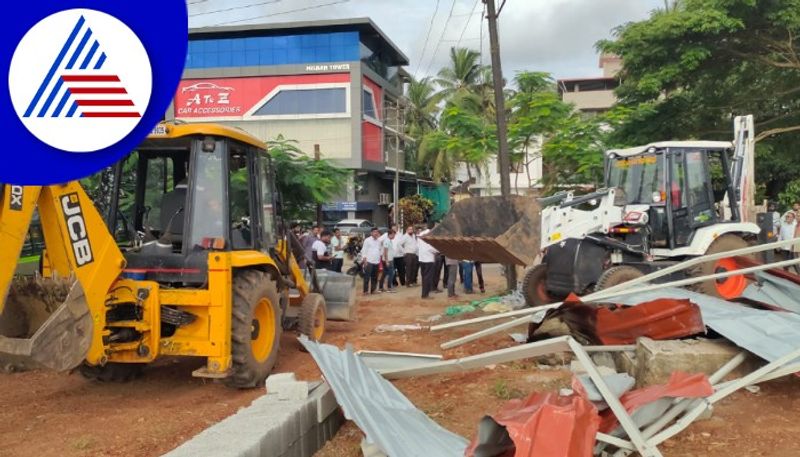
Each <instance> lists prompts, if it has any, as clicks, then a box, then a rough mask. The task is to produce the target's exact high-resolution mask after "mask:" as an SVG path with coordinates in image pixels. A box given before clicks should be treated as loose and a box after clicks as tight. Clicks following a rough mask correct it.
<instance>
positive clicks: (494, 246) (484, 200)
mask: <svg viewBox="0 0 800 457" xmlns="http://www.w3.org/2000/svg"><path fill="white" fill-rule="evenodd" d="M540 221H541V208H540V206H539V203H538V202H537V201H536V199H535V198H533V197H521V196H516V195H514V196H510V197H472V198H466V199H464V200H461V201H459V202H457V203H456V204H455V205H453V206H452V208H451V209H450V212H449V213H447V215H446V216H445V217H444V219H442V221H441V223H440V224H439V225H438V226H437V227H436V228H435V229H433V231H431V233H430V234H428V235H426V236H425V238H424V239H425V241H427V242H428V243H430V244H431V245H432V246H433V247H435V248H436V249H437V250H438V251H439V252H440V253H442V254H444V255H445V256H447V257H450V258H451V259H458V260H474V261H476V262H483V263H502V264H516V265H523V266H527V265H532V264H533V262H534V259H535V258H536V256H537V255H538V254H539V251H540V245H539V235H540Z"/></svg>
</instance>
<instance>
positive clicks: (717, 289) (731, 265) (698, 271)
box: [689, 234, 749, 299]
mask: <svg viewBox="0 0 800 457" xmlns="http://www.w3.org/2000/svg"><path fill="white" fill-rule="evenodd" d="M748 246H749V244H748V243H747V241H745V240H744V239H743V238H742V237H740V236H738V235H733V234H727V235H722V236H721V237H719V238H717V239H716V240H714V241H713V242H712V243H711V246H709V247H708V249H707V250H706V255H709V254H719V253H720V252H727V251H733V250H735V249H743V248H746V247H748ZM735 263H736V262H735V261H733V260H729V259H720V260H716V261H712V262H705V263H702V264H700V265H699V266H697V267H695V268H693V269H692V270H691V271H690V272H689V274H690V275H691V276H694V277H697V276H706V275H711V274H714V273H718V272H720V271H724V270H728V271H730V270H735V269H737V267H736V265H735ZM746 285H747V279H746V278H745V277H744V275H734V276H729V277H727V278H720V279H718V280H710V281H703V282H701V283H697V284H694V285H692V286H690V288H691V289H692V290H695V291H697V292H700V293H704V294H706V295H710V296H712V297H718V298H722V299H732V298H737V297H738V296H739V295H740V294H741V291H743V290H744V287H746Z"/></svg>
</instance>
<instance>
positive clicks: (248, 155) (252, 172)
mask: <svg viewBox="0 0 800 457" xmlns="http://www.w3.org/2000/svg"><path fill="white" fill-rule="evenodd" d="M157 129H158V130H157V131H156V132H154V134H151V135H150V136H149V137H148V139H147V140H146V141H145V142H144V143H142V144H141V145H140V147H139V148H138V149H137V150H136V151H134V152H133V153H132V154H130V155H129V156H128V157H127V158H125V159H124V160H123V161H121V162H119V163H118V164H117V165H116V170H115V171H116V173H115V176H116V179H115V180H114V191H113V192H112V193H113V194H114V195H112V200H115V201H116V203H115V204H114V202H112V208H113V209H112V211H111V212H110V213H109V215H108V217H109V221H108V222H109V224H108V225H109V227H116V230H115V238H116V239H117V242H118V243H119V244H120V246H121V247H122V248H123V249H124V252H125V258H126V260H127V263H128V265H127V268H126V274H128V275H130V276H132V277H136V278H138V279H150V280H155V281H158V282H161V283H182V284H202V283H204V282H205V281H206V280H207V259H208V251H209V250H260V251H267V250H268V249H269V248H271V247H273V246H274V245H275V242H276V224H277V222H278V221H277V215H276V211H275V208H276V203H275V194H276V192H275V187H274V184H275V180H274V178H273V174H272V173H273V172H272V168H271V164H270V160H269V156H268V155H267V152H266V150H265V146H264V145H263V143H261V142H260V141H258V140H256V139H255V138H253V137H250V136H249V135H247V134H246V133H244V132H242V131H239V130H236V129H229V128H226V127H220V126H218V125H213V126H212V125H207V124H174V125H173V124H166V125H164V124H161V125H159V126H158V128H157Z"/></svg>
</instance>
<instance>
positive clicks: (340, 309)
mask: <svg viewBox="0 0 800 457" xmlns="http://www.w3.org/2000/svg"><path fill="white" fill-rule="evenodd" d="M317 283H318V284H319V289H320V293H321V294H322V296H323V297H325V307H326V309H327V311H328V319H330V320H334V321H353V320H355V319H356V277H355V276H350V275H346V274H344V273H337V272H335V271H328V270H317Z"/></svg>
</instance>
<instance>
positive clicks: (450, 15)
mask: <svg viewBox="0 0 800 457" xmlns="http://www.w3.org/2000/svg"><path fill="white" fill-rule="evenodd" d="M455 8H456V0H453V4H452V5H450V13H448V15H447V20H446V21H444V27H442V34H441V35H439V39H438V40H437V42H436V48H435V49H434V50H433V55H431V60H430V62H428V66H427V67H425V73H428V71H429V70H430V69H431V66H432V65H433V62H434V61H436V54H438V53H439V47H440V46H441V45H442V39H443V38H444V34H445V32H447V25H448V24H450V19H452V18H453V10H454V9H455Z"/></svg>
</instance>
